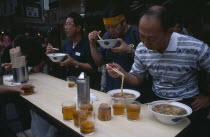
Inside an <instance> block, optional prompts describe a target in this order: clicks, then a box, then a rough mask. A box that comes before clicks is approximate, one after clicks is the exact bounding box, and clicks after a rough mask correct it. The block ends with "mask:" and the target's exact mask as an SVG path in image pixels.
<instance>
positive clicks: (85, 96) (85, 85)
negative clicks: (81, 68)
mask: <svg viewBox="0 0 210 137" xmlns="http://www.w3.org/2000/svg"><path fill="white" fill-rule="evenodd" d="M76 83H77V103H78V105H79V104H87V103H88V104H89V102H90V84H89V77H88V76H86V75H85V73H84V72H81V74H80V75H79V77H78V78H77V80H76Z"/></svg>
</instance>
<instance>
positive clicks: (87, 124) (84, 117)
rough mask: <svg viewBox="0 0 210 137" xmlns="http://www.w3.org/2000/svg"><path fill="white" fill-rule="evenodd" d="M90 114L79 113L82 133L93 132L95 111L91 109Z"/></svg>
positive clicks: (89, 133)
mask: <svg viewBox="0 0 210 137" xmlns="http://www.w3.org/2000/svg"><path fill="white" fill-rule="evenodd" d="M88 113H89V112H88ZM90 113H91V115H88V114H85V113H80V115H79V118H80V132H81V133H82V134H83V135H92V134H93V133H94V128H95V118H96V116H95V113H94V112H93V111H91V112H90Z"/></svg>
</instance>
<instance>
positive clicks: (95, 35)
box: [88, 31, 101, 45]
mask: <svg viewBox="0 0 210 137" xmlns="http://www.w3.org/2000/svg"><path fill="white" fill-rule="evenodd" d="M100 33H101V31H92V32H90V33H89V34H88V39H89V42H90V45H96V41H97V40H98V35H100Z"/></svg>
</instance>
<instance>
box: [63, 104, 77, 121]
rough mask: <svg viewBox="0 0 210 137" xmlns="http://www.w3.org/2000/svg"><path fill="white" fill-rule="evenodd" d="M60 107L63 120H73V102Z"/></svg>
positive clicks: (74, 107) (74, 105)
mask: <svg viewBox="0 0 210 137" xmlns="http://www.w3.org/2000/svg"><path fill="white" fill-rule="evenodd" d="M61 106H62V113H63V119H64V120H73V112H74V110H76V103H75V102H73V101H67V102H63V103H62V104H61Z"/></svg>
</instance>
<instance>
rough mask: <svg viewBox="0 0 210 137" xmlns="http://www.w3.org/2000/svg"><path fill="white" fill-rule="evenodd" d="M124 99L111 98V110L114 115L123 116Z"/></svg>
mask: <svg viewBox="0 0 210 137" xmlns="http://www.w3.org/2000/svg"><path fill="white" fill-rule="evenodd" d="M125 101H126V100H125V98H113V99H112V108H113V114H114V115H123V114H124V112H125V105H126V102H125Z"/></svg>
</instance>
